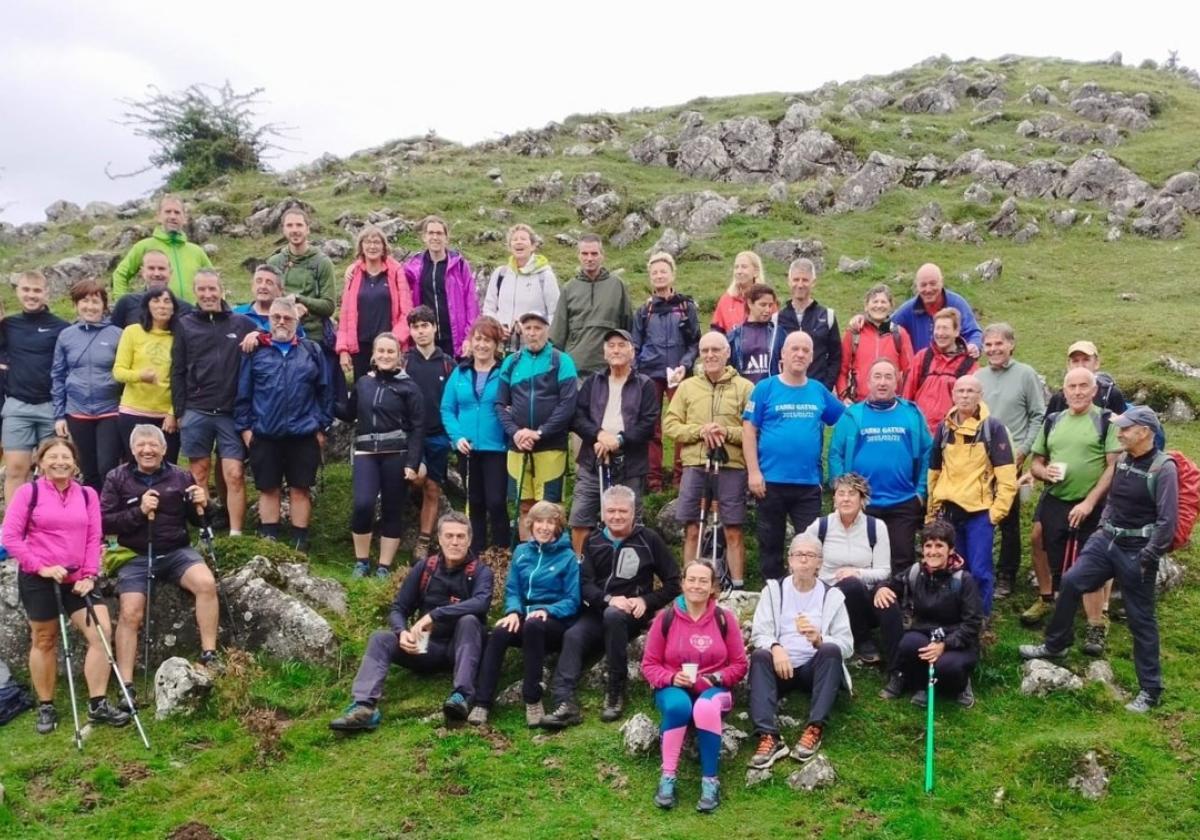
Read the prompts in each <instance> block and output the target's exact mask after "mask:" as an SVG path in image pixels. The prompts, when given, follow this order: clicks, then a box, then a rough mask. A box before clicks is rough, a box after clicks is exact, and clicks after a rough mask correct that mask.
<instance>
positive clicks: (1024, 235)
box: [1013, 219, 1042, 245]
mask: <svg viewBox="0 0 1200 840" xmlns="http://www.w3.org/2000/svg"><path fill="white" fill-rule="evenodd" d="M1041 232H1042V229H1041V228H1039V227H1038V225H1037V222H1035V221H1033V219H1030V220H1029V221H1027V222H1026V223H1025V224H1024V225H1022V226H1021V229H1020V230H1018V231H1017V232H1016V233H1014V234H1013V242H1015V243H1016V244H1018V245H1024V244H1026V243H1028V242H1030V241H1031V240H1033V239H1035V238H1036V237H1037V236H1038V234H1040V233H1041Z"/></svg>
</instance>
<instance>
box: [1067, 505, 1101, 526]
mask: <svg viewBox="0 0 1200 840" xmlns="http://www.w3.org/2000/svg"><path fill="white" fill-rule="evenodd" d="M1093 509H1094V508H1093V506H1092V503H1091V502H1089V501H1088V500H1087V499H1084V500H1083V501H1082V502H1080V503H1079V504H1077V505H1075V507H1073V508H1071V512H1070V513H1068V514H1067V524H1068V525H1070V526H1071V527H1072V528H1078V527H1079V526H1080V525H1082V524H1083V520H1085V519H1087V518H1088V517H1089V516H1091V515H1092V510H1093Z"/></svg>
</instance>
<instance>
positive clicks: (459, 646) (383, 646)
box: [329, 511, 495, 732]
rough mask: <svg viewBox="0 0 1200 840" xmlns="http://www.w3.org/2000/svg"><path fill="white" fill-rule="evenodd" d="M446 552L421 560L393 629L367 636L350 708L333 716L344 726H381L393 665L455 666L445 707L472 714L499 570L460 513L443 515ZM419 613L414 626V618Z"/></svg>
mask: <svg viewBox="0 0 1200 840" xmlns="http://www.w3.org/2000/svg"><path fill="white" fill-rule="evenodd" d="M437 538H438V551H436V552H434V553H433V554H430V555H429V556H428V557H426V558H424V559H423V560H420V561H418V562H417V563H414V564H413V567H412V569H411V570H410V571H409V573H408V575H407V576H406V577H405V578H404V583H402V584H401V585H400V591H399V592H397V593H396V599H395V601H393V602H392V609H391V612H390V613H389V614H388V624H389V625H390V627H389V628H388V629H387V630H377V631H375V632H374V633H373V634H372V635H371V639H370V641H368V642H367V650H366V652H365V653H364V654H363V658H362V663H361V664H360V665H359V666H358V674H357V675H356V676H355V678H354V687H353V688H352V689H351V696H352V697H353V700H352V702H351V703H350V706H349V707H348V708H347V709H346V711H345V713H344V714H343V715H342V716H341V717H339V718H335V719H334V720H332V721H330V723H329V728H330V729H335V730H338V731H341V732H357V731H363V730H372V729H375V728H376V727H378V726H379V721H380V718H381V715H380V713H379V709H378V708H377V704H378V703H379V698H380V697H382V696H383V684H384V682H385V680H386V679H387V675H388V670H389V669H390V668H391V666H392V665H393V664H396V665H399V666H401V667H402V668H408V669H410V670H412V671H415V672H417V673H419V674H430V673H435V672H438V671H444V670H446V669H447V668H451V669H453V672H454V689H453V691H451V693H450V696H449V697H447V698H446V702H445V703H443V704H442V712H443V714H445V716H446V719H447V720H464V719H465V718H466V717H467V711H468V708H469V705H470V701H471V699H472V695H473V693H474V690H475V672H476V671H477V670H478V668H479V657H480V656H481V655H482V653H483V639H484V636H485V635H486V626H487V612H488V607H489V606H490V605H491V602H492V588H493V586H494V583H495V576H494V575H493V574H492V570H491V569H490V568H488V565H487V564H486V563H484V562H482V561H480V560H479V559H478V558H477V557H476V556H475V555H474V554H472V553H471V521H470V520H469V519H467V517H466V516H464V515H463V514H461V513H458V512H457V511H451V512H450V513H447V514H446V515H445V516H443V517H442V518H441V519H439V520H438V525H437ZM418 615H419V616H420V618H417V619H416V620H415V621H413V622H412V626H411V627H410V626H409V621H410V620H411V619H413V618H416V617H417V616H418Z"/></svg>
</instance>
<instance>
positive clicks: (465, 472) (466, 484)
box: [462, 453, 471, 519]
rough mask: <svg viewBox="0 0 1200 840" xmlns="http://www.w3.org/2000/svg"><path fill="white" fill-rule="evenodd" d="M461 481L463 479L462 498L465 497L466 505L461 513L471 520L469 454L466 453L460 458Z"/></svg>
mask: <svg viewBox="0 0 1200 840" xmlns="http://www.w3.org/2000/svg"><path fill="white" fill-rule="evenodd" d="M462 464H463V467H462V479H463V496H465V497H466V503H465V504H464V505H463V512H464V513H466V515H467V519H470V518H471V454H470V453H467V454H466V455H464V456H462Z"/></svg>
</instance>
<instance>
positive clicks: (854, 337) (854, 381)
mask: <svg viewBox="0 0 1200 840" xmlns="http://www.w3.org/2000/svg"><path fill="white" fill-rule="evenodd" d="M888 332H889V333H891V336H892V342H893V343H894V344H895V345H896V363H897V365H898V364H899V362H900V360H901V359H903V358H904V353H903V352H902V351H901V349H900V348H901V347H903V346H904V345H903V342H902V339H901V338H900V327H899V326H897V325H895V324H893V325H892V328H891V329H890V330H888ZM860 340H862V330H859V331H858V332H855V331H853V330H851V331H850V367H849V368H848V370H849V373H848V374H847V375H846V391H845V393H843V394H842V395H841V396H842V397H843V398H845V399H854V395H855V394H856V393H857V392H858V367H857V366H856V365H855V363H854V359H855V356H857V355H858V343H859V341H860Z"/></svg>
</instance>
